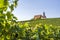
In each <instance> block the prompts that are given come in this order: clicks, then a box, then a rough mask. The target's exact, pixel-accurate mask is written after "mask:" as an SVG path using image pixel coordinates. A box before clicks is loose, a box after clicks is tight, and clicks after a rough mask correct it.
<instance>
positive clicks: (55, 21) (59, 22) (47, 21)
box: [21, 18, 60, 26]
mask: <svg viewBox="0 0 60 40" xmlns="http://www.w3.org/2000/svg"><path fill="white" fill-rule="evenodd" d="M21 22H24V23H25V22H30V24H31V25H36V24H39V23H41V24H43V25H44V24H47V25H51V24H52V25H55V26H60V18H46V19H37V20H27V21H21Z"/></svg>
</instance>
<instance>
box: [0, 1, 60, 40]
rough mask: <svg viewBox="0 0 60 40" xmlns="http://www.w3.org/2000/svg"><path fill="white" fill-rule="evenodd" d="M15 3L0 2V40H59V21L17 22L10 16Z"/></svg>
mask: <svg viewBox="0 0 60 40" xmlns="http://www.w3.org/2000/svg"><path fill="white" fill-rule="evenodd" d="M17 1H18V0H2V1H1V0H0V40H60V25H57V24H60V21H59V22H58V20H60V19H58V20H57V22H56V21H53V22H52V23H51V21H50V20H43V21H42V20H36V21H35V20H34V21H33V20H32V21H30V22H22V23H21V22H17V21H16V20H17V18H16V17H15V16H14V15H13V14H12V11H13V10H14V8H15V7H16V6H17ZM51 20H53V19H51ZM49 21H50V23H48V22H49ZM55 23H56V24H55ZM48 24H49V25H48ZM53 24H54V25H53ZM56 25H57V26H56Z"/></svg>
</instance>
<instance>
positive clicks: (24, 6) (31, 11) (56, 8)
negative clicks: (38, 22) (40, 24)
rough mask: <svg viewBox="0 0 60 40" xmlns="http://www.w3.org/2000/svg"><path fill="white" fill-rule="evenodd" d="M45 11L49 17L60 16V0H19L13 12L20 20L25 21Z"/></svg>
mask: <svg viewBox="0 0 60 40" xmlns="http://www.w3.org/2000/svg"><path fill="white" fill-rule="evenodd" d="M43 12H45V14H46V16H47V18H56V17H60V0H19V1H18V6H17V8H15V10H14V11H13V14H14V15H15V16H16V17H17V18H18V20H20V21H23V20H30V19H32V18H33V17H34V15H39V14H43Z"/></svg>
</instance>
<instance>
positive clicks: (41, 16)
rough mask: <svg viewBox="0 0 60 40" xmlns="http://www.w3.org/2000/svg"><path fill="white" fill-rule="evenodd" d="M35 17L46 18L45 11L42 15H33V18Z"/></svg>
mask: <svg viewBox="0 0 60 40" xmlns="http://www.w3.org/2000/svg"><path fill="white" fill-rule="evenodd" d="M36 19H46V16H45V12H43V15H35V16H34V20H36Z"/></svg>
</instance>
